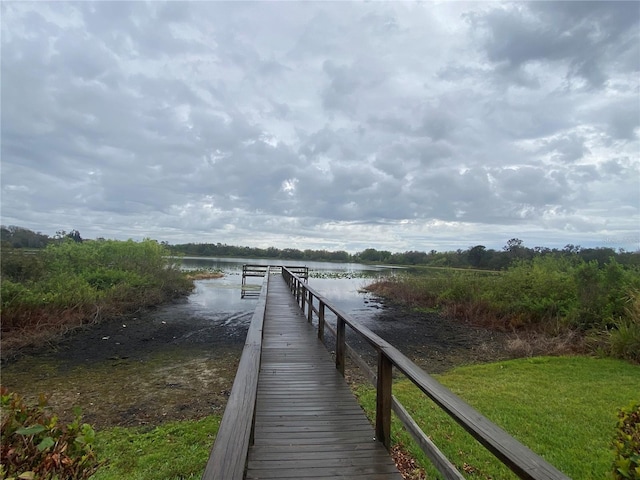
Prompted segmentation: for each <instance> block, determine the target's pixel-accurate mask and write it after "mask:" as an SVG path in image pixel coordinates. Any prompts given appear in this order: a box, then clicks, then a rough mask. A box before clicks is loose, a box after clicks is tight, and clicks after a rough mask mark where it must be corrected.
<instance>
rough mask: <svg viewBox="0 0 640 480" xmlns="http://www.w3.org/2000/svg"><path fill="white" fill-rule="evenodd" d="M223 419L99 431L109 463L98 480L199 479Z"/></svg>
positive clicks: (99, 442)
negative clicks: (124, 479) (147, 427)
mask: <svg viewBox="0 0 640 480" xmlns="http://www.w3.org/2000/svg"><path fill="white" fill-rule="evenodd" d="M219 426H220V417H219V416H215V415H212V416H209V417H205V418H203V419H201V420H190V421H184V422H170V423H166V424H164V425H160V426H158V427H155V428H153V429H146V430H145V429H142V428H140V427H133V428H122V427H115V428H110V429H107V430H104V431H102V432H98V435H97V444H96V450H97V451H98V454H99V455H100V458H105V459H108V464H107V465H106V466H104V467H102V468H100V470H98V472H97V473H96V475H95V476H94V477H93V478H94V479H95V480H120V479H122V478H126V479H128V480H156V479H158V478H162V479H167V480H171V479H176V480H177V479H181V480H186V479H192V478H193V479H198V478H200V476H201V475H202V472H203V470H204V467H205V465H206V463H207V459H208V458H209V453H210V451H211V447H212V446H213V441H214V440H215V436H216V433H217V432H218V427H219Z"/></svg>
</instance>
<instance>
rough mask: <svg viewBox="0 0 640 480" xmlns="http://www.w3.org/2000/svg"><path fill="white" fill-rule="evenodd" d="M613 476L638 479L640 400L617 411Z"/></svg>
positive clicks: (622, 479)
mask: <svg viewBox="0 0 640 480" xmlns="http://www.w3.org/2000/svg"><path fill="white" fill-rule="evenodd" d="M613 445H614V448H615V459H614V462H613V478H614V479H616V480H638V479H640V402H638V403H632V404H630V405H629V406H628V407H625V408H621V409H620V410H619V411H618V425H617V430H616V438H615V440H614V442H613Z"/></svg>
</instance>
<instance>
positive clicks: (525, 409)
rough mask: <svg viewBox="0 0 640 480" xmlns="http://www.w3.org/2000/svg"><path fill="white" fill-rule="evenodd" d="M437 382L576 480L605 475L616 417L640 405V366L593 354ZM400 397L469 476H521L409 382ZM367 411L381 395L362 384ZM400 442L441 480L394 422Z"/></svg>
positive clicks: (480, 369)
mask: <svg viewBox="0 0 640 480" xmlns="http://www.w3.org/2000/svg"><path fill="white" fill-rule="evenodd" d="M436 378H437V379H438V380H439V381H440V382H441V383H443V384H444V385H446V386H447V387H448V388H450V389H451V390H452V391H453V392H454V393H456V394H457V395H459V396H460V397H462V398H463V399H464V400H465V401H466V402H468V403H469V404H470V405H472V406H473V407H474V408H476V409H477V410H478V411H480V412H481V413H482V414H483V415H485V416H486V417H488V418H489V419H490V420H491V421H493V422H494V423H496V424H498V425H499V426H501V427H502V428H504V429H505V430H506V431H507V432H509V433H510V434H511V435H513V436H514V437H516V438H517V439H518V440H519V441H521V442H522V443H524V444H525V445H526V446H528V447H529V448H531V449H532V450H533V451H535V452H536V453H538V454H539V455H541V456H542V457H544V458H545V459H546V460H547V461H548V462H550V463H551V464H553V465H554V466H556V467H557V468H558V469H560V470H561V471H563V472H564V473H566V474H567V475H568V476H569V477H571V478H573V479H575V480H578V479H595V478H606V476H607V474H608V472H609V471H611V465H612V461H613V453H612V448H611V442H612V440H613V437H614V431H615V424H616V412H617V409H618V408H620V407H624V406H627V405H628V404H630V403H631V402H632V401H640V366H637V365H631V364H629V363H627V362H624V361H619V360H611V359H598V358H589V357H535V358H528V359H519V360H511V361H505V362H499V363H492V364H483V365H473V366H467V367H460V368H456V369H454V370H452V371H450V372H447V373H445V374H443V375H437V376H436ZM393 390H394V395H396V397H398V399H399V400H400V401H401V402H402V403H403V404H404V405H405V407H406V408H407V410H409V412H410V413H411V414H412V416H413V418H414V419H415V420H416V421H417V423H418V424H419V425H420V426H421V427H422V429H423V431H424V432H425V433H427V434H428V435H429V436H430V437H431V438H432V440H433V441H434V442H435V443H436V445H438V447H439V448H440V449H441V450H442V451H443V452H444V453H445V454H446V455H447V457H449V459H450V460H451V461H452V463H453V464H454V465H456V466H457V468H458V469H459V470H460V471H461V472H462V473H463V475H465V477H466V478H482V479H487V478H493V479H508V478H517V477H516V476H515V475H513V474H512V473H511V472H510V471H509V470H507V469H506V467H504V466H502V464H501V463H500V462H499V461H497V460H495V458H494V457H493V456H492V455H491V454H490V453H488V452H487V451H486V450H485V449H484V447H482V446H481V445H480V444H479V443H478V442H477V441H475V440H474V439H473V438H472V437H471V436H470V435H469V434H467V433H466V432H465V431H464V430H463V429H462V427H460V426H458V424H456V423H455V422H454V421H453V420H451V419H450V418H449V417H448V416H447V415H446V414H444V413H442V412H441V410H440V409H439V408H438V407H437V406H436V405H435V404H434V403H433V402H431V400H429V399H428V398H427V397H426V396H425V395H424V394H422V392H420V391H419V390H418V389H417V388H416V387H414V386H413V384H412V383H411V382H409V381H408V380H399V381H398V382H396V383H395V384H394V388H393ZM357 394H358V396H359V397H360V402H361V403H362V404H363V405H364V407H365V409H366V410H367V413H368V414H369V415H370V417H372V416H373V415H374V412H375V391H374V390H373V388H369V387H359V388H358V389H357ZM393 432H394V439H393V440H394V441H395V442H399V443H401V444H403V445H405V446H406V447H407V448H408V450H409V451H410V452H411V453H412V454H413V455H414V456H415V457H416V458H417V459H418V461H419V463H420V464H421V465H422V466H425V467H426V469H427V472H428V473H429V474H430V476H429V478H438V477H437V475H436V474H435V470H433V469H432V467H430V465H429V461H428V460H427V459H426V458H425V457H424V455H423V454H422V452H421V451H420V450H419V448H418V447H416V446H415V445H414V444H413V442H412V441H411V439H410V437H409V435H408V434H407V433H406V432H405V431H404V430H403V429H402V428H401V424H400V422H399V421H397V420H396V419H395V418H394V426H393Z"/></svg>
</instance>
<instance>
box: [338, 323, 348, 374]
mask: <svg viewBox="0 0 640 480" xmlns="http://www.w3.org/2000/svg"><path fill="white" fill-rule="evenodd" d="M345 325H346V324H345V321H344V318H342V317H341V316H340V315H338V318H337V320H336V368H337V369H338V371H339V372H340V374H341V375H342V376H343V377H344V356H345V350H346V348H345Z"/></svg>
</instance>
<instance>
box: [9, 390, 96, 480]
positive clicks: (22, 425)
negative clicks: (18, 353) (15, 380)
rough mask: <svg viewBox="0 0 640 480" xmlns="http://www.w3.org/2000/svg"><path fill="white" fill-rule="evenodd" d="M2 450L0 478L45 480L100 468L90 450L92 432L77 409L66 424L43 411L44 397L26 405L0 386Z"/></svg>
mask: <svg viewBox="0 0 640 480" xmlns="http://www.w3.org/2000/svg"><path fill="white" fill-rule="evenodd" d="M1 397H2V407H1V411H2V425H1V438H2V450H1V454H0V464H1V465H0V478H2V479H7V480H10V479H18V478H19V479H34V478H36V479H38V480H47V479H54V478H65V479H70V480H80V479H86V478H89V477H90V476H91V475H93V474H94V473H95V472H96V470H97V469H98V468H99V467H100V465H101V463H100V462H99V461H98V460H97V456H96V453H95V450H94V442H95V432H94V430H93V428H92V427H91V425H89V424H87V423H82V424H81V423H80V422H81V415H80V412H79V411H76V412H75V419H74V421H73V422H71V423H70V424H68V425H60V424H59V422H58V417H57V416H56V415H53V414H51V413H49V412H48V411H47V398H46V397H45V396H43V395H41V396H40V398H39V401H38V404H37V405H30V404H28V403H26V402H25V401H24V399H23V398H22V397H21V396H20V395H18V394H17V393H15V392H9V391H8V390H7V389H6V388H5V387H2V388H1Z"/></svg>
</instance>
